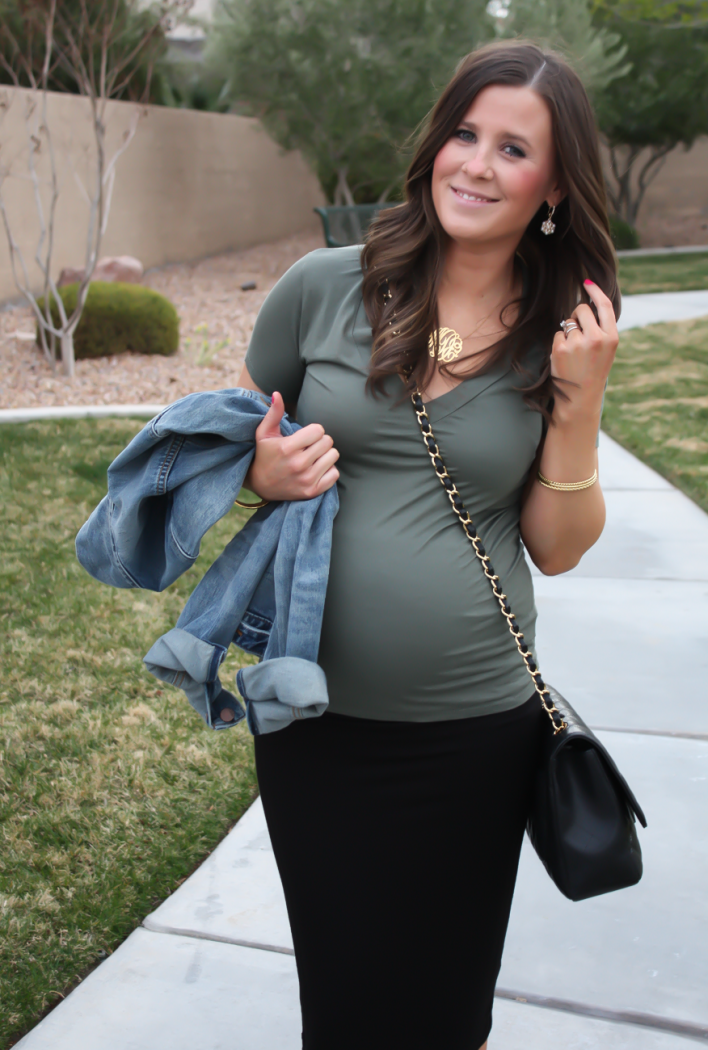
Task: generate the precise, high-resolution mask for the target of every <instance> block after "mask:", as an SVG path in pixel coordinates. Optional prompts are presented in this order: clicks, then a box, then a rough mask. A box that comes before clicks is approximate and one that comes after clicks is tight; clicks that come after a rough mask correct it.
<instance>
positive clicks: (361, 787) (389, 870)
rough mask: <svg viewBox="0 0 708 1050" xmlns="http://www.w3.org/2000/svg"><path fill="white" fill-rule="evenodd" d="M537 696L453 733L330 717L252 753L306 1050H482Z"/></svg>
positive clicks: (260, 743)
mask: <svg viewBox="0 0 708 1050" xmlns="http://www.w3.org/2000/svg"><path fill="white" fill-rule="evenodd" d="M542 716H543V712H542V709H541V705H540V703H539V700H538V698H537V697H536V696H535V695H534V697H532V699H531V700H529V701H528V702H527V703H525V704H523V705H522V706H520V707H516V708H514V709H513V710H511V711H505V712H503V713H501V714H494V715H485V716H481V717H479V718H465V719H460V720H455V721H448V722H379V721H371V720H369V719H363V718H350V717H347V716H344V715H335V714H325V715H323V716H322V717H321V718H311V719H307V720H303V721H299V722H294V723H293V724H292V725H290V726H289V727H288V728H287V729H283V730H280V731H278V732H275V733H271V734H267V735H265V736H258V737H256V740H255V747H256V764H257V770H258V781H259V785H260V791H261V797H262V799H263V807H264V810H265V815H266V820H267V822H268V828H269V831H270V836H271V840H272V843H273V850H274V852H275V858H276V861H277V864H278V869H279V871H280V875H281V878H282V882H283V888H284V890H285V899H286V902H287V908H288V915H289V917H290V925H291V927H292V933H293V941H294V945H295V957H296V962H297V970H298V976H299V980H300V998H301V1003H302V1022H303V1050H362V1048H364V1047H366V1048H367V1050H384V1048H385V1050H392V1048H393V1050H398V1048H399V1047H400V1048H401V1050H404V1048H405V1050H434V1048H435V1050H437V1048H438V1047H439V1048H441V1050H478V1048H479V1047H480V1046H482V1044H483V1043H484V1042H485V1040H486V1039H487V1036H488V1035H489V1031H490V1028H491V1024H492V1002H493V996H494V986H495V984H496V980H497V975H498V973H499V967H500V965H501V955H502V948H503V945H504V937H505V935H506V929H507V924H508V920H509V911H510V908H511V900H512V896H513V892H514V882H515V879H516V871H517V867H518V862H519V852H520V849H521V841H522V838H523V833H524V827H525V824H526V818H527V814H528V809H529V804H530V792H531V785H532V778H533V773H534V769H535V767H536V764H537V761H538V754H539V744H540V731H541V718H542Z"/></svg>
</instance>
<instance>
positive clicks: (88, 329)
mask: <svg viewBox="0 0 708 1050" xmlns="http://www.w3.org/2000/svg"><path fill="white" fill-rule="evenodd" d="M78 290H79V286H78V284H67V285H64V287H62V288H60V289H59V295H60V296H61V298H62V301H63V303H64V307H65V309H66V312H67V314H68V315H70V314H71V313H72V311H73V310H74V307H75V306H76V297H77V294H78ZM39 306H40V309H41V310H42V311H44V300H43V299H40V300H39ZM52 318H53V320H54V324H55V325H59V323H60V322H59V309H58V307H57V304H56V301H55V300H54V299H52ZM37 339H38V341H39V332H37ZM178 347H179V317H178V315H177V311H176V310H175V308H174V306H173V305H172V303H171V302H170V301H169V299H166V298H165V297H164V295H160V293H159V292H155V291H153V289H152V288H145V287H144V286H143V285H141V284H121V283H120V282H119V281H92V282H91V284H90V285H89V290H88V295H87V296H86V302H85V304H84V309H83V313H82V314H81V320H80V321H79V323H78V325H77V327H76V331H75V332H74V354H75V356H76V358H77V359H78V358H82V357H108V356H109V355H111V354H124V353H126V352H127V351H129V350H132V351H133V353H136V354H162V355H164V356H167V355H169V354H174V353H176V352H177V348H178ZM57 356H59V348H58V347H57Z"/></svg>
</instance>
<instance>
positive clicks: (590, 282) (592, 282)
mask: <svg viewBox="0 0 708 1050" xmlns="http://www.w3.org/2000/svg"><path fill="white" fill-rule="evenodd" d="M594 283H595V282H594V281H591V280H590V279H588V280H587V281H583V284H594Z"/></svg>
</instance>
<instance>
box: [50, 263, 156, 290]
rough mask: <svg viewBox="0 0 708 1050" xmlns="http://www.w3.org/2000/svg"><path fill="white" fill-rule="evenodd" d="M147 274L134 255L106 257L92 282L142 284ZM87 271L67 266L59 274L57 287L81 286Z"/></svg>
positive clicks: (94, 273)
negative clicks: (67, 285)
mask: <svg viewBox="0 0 708 1050" xmlns="http://www.w3.org/2000/svg"><path fill="white" fill-rule="evenodd" d="M144 272H145V270H144V267H143V264H142V263H141V262H140V259H134V258H133V256H132V255H106V256H105V257H104V258H103V259H99V260H98V262H97V263H96V269H95V270H94V271H93V274H92V276H91V280H92V281H121V282H122V283H123V284H140V282H141V281H142V279H143V273H144ZM85 273H86V270H85V269H83V268H81V269H76V268H75V267H72V266H65V267H64V269H63V270H62V271H61V273H60V274H59V280H58V281H57V287H58V288H61V287H62V285H65V284H80V283H81V281H83V279H84V275H85Z"/></svg>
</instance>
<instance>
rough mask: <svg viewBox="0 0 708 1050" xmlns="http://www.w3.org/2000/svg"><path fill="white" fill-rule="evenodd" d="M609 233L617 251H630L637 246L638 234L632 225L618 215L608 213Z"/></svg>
mask: <svg viewBox="0 0 708 1050" xmlns="http://www.w3.org/2000/svg"><path fill="white" fill-rule="evenodd" d="M610 234H611V236H612V243H613V244H614V246H615V248H616V249H617V251H618V252H624V251H631V249H632V248H638V247H639V234H638V233H637V231H636V230H635V228H634V226H630V225H629V223H628V222H625V221H624V219H620V218H619V216H618V215H610Z"/></svg>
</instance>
